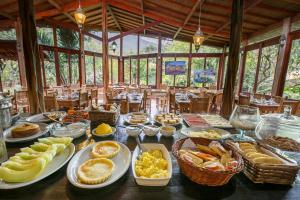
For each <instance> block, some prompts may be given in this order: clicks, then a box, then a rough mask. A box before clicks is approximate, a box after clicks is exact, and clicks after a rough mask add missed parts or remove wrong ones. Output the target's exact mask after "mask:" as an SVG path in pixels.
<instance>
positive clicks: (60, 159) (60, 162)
mask: <svg viewBox="0 0 300 200" xmlns="http://www.w3.org/2000/svg"><path fill="white" fill-rule="evenodd" d="M74 152H75V145H74V144H73V143H71V144H70V145H69V146H68V147H67V148H66V149H65V150H64V152H62V153H60V154H58V155H57V156H55V157H54V158H53V160H52V161H51V162H50V163H49V164H48V165H47V166H46V168H45V169H44V171H43V173H42V174H41V175H40V176H39V177H37V178H36V179H34V180H32V181H29V182H25V183H5V182H1V181H0V189H16V188H20V187H24V186H28V185H31V184H33V183H36V182H38V181H40V180H42V179H44V178H46V177H48V176H50V175H51V174H53V173H54V172H56V171H57V170H59V169H60V168H61V167H63V166H64V165H65V164H66V163H67V162H68V161H69V160H70V159H71V158H72V156H73V154H74Z"/></svg>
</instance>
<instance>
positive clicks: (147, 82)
mask: <svg viewBox="0 0 300 200" xmlns="http://www.w3.org/2000/svg"><path fill="white" fill-rule="evenodd" d="M148 76H149V58H148V57H147V72H146V84H147V85H148V84H149V77H148Z"/></svg>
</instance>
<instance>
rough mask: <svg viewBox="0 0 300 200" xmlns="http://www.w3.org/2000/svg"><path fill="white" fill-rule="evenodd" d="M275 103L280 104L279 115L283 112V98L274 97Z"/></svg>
mask: <svg viewBox="0 0 300 200" xmlns="http://www.w3.org/2000/svg"><path fill="white" fill-rule="evenodd" d="M272 98H273V99H274V101H275V102H276V103H278V104H279V108H278V110H277V112H278V113H280V112H282V111H283V98H282V97H280V96H272Z"/></svg>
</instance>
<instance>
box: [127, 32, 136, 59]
mask: <svg viewBox="0 0 300 200" xmlns="http://www.w3.org/2000/svg"><path fill="white" fill-rule="evenodd" d="M137 39H138V37H137V36H136V35H128V36H125V37H124V38H123V56H129V55H137Z"/></svg>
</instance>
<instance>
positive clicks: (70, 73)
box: [68, 53, 72, 85]
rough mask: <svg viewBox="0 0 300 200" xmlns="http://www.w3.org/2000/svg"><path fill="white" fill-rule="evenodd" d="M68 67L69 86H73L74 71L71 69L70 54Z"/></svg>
mask: <svg viewBox="0 0 300 200" xmlns="http://www.w3.org/2000/svg"><path fill="white" fill-rule="evenodd" d="M68 67H69V85H71V84H72V69H71V55H70V53H68Z"/></svg>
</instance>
